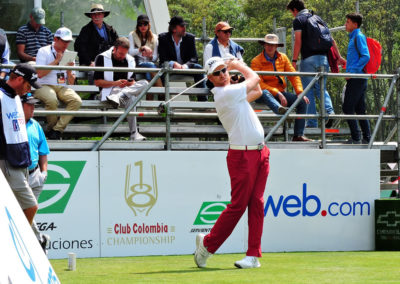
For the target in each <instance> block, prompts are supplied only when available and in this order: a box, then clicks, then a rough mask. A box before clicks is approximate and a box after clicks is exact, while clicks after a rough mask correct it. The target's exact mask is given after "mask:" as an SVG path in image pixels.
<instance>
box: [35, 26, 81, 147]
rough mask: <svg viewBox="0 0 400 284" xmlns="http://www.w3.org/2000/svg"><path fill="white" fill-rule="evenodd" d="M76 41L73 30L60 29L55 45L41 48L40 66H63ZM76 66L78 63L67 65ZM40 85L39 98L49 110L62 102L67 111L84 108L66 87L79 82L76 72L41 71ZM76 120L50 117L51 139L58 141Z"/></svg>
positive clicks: (66, 117) (38, 55) (73, 92)
mask: <svg viewBox="0 0 400 284" xmlns="http://www.w3.org/2000/svg"><path fill="white" fill-rule="evenodd" d="M71 41H72V32H71V30H70V29H68V28H66V27H63V28H59V29H58V30H57V31H56V33H55V34H54V42H53V43H52V44H51V45H48V46H45V47H42V48H40V49H39V51H38V54H37V56H36V64H37V65H53V66H57V65H59V63H60V61H61V59H62V57H63V54H64V52H65V51H66V50H67V48H68V45H69V43H70V42H71ZM67 64H68V65H69V66H73V65H74V62H69V63H67ZM37 73H38V76H39V80H38V81H39V83H41V84H42V88H40V89H39V90H36V91H35V98H37V99H39V100H41V101H43V102H44V104H45V109H47V110H56V109H57V106H58V104H59V100H60V101H62V102H63V103H64V104H65V105H66V110H78V109H79V108H80V107H81V104H82V100H81V97H80V96H79V95H78V94H77V93H75V91H74V90H73V89H71V88H67V87H66V85H67V84H68V85H73V84H74V83H75V72H74V71H71V70H68V71H65V70H62V69H59V70H38V71H37ZM72 118H73V116H72V115H61V116H59V117H58V116H57V115H48V116H47V131H48V133H47V138H48V139H53V140H58V139H60V138H61V134H62V132H63V131H64V129H65V128H66V127H67V125H68V123H69V122H70V121H71V119H72Z"/></svg>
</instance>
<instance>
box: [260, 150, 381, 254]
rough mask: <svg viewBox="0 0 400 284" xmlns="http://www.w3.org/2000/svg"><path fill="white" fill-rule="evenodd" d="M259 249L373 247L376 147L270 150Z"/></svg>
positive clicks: (378, 167)
mask: <svg viewBox="0 0 400 284" xmlns="http://www.w3.org/2000/svg"><path fill="white" fill-rule="evenodd" d="M270 158H271V159H270V163H271V171H270V177H269V179H268V183H267V190H266V193H265V196H264V198H265V203H266V204H265V210H264V212H265V213H266V215H265V221H264V233H263V239H262V250H263V251H332V250H333V251H347V250H373V249H374V200H375V199H378V198H379V177H380V152H379V150H319V151H315V150H301V151H293V150H273V151H271V157H270Z"/></svg>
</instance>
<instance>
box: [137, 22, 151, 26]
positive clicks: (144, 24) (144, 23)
mask: <svg viewBox="0 0 400 284" xmlns="http://www.w3.org/2000/svg"><path fill="white" fill-rule="evenodd" d="M148 25H149V23H146V22H143V23H139V24H138V27H143V26H145V27H147V26H148Z"/></svg>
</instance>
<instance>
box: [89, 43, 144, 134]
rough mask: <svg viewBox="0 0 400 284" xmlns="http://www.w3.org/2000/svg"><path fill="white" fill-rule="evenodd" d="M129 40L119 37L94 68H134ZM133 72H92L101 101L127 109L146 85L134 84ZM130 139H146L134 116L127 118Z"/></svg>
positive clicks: (142, 83) (97, 58)
mask: <svg viewBox="0 0 400 284" xmlns="http://www.w3.org/2000/svg"><path fill="white" fill-rule="evenodd" d="M128 51H129V40H128V39H127V38H125V37H120V38H118V39H117V40H116V42H115V44H114V46H113V47H111V48H110V49H109V50H107V51H105V52H103V53H100V54H99V55H98V56H97V57H96V60H95V66H96V67H125V68H128V67H129V68H135V59H134V58H133V57H132V56H130V55H129V54H128ZM134 78H135V74H134V73H133V72H112V71H105V72H102V71H96V72H94V83H95V84H96V86H98V87H100V88H101V101H106V100H107V101H109V102H110V103H111V104H112V105H113V106H114V107H119V106H123V107H124V108H128V107H129V106H130V105H131V104H132V103H133V102H134V101H135V99H136V96H137V95H139V94H140V92H141V91H142V90H143V88H145V87H146V86H147V84H148V82H147V81H146V80H140V81H138V82H135V80H134ZM127 120H128V124H129V130H130V139H131V140H133V141H142V140H145V139H146V137H144V136H143V135H141V134H140V133H139V130H138V129H137V122H136V116H127Z"/></svg>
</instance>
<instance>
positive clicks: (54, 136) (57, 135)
mask: <svg viewBox="0 0 400 284" xmlns="http://www.w3.org/2000/svg"><path fill="white" fill-rule="evenodd" d="M47 139H49V140H60V139H61V132H60V131H57V130H53V129H52V130H50V131H49V132H48V133H47Z"/></svg>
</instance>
